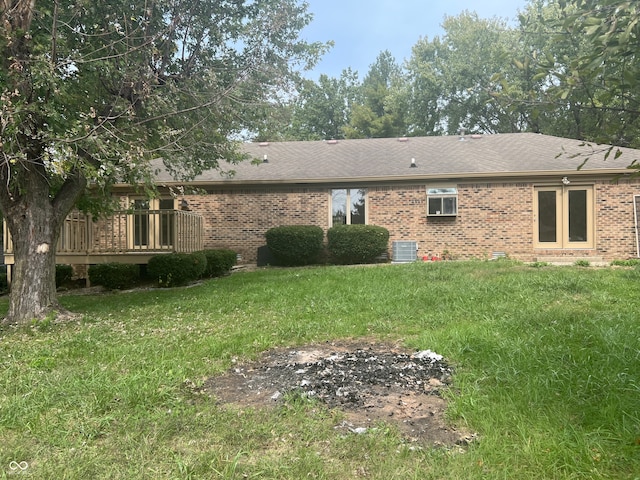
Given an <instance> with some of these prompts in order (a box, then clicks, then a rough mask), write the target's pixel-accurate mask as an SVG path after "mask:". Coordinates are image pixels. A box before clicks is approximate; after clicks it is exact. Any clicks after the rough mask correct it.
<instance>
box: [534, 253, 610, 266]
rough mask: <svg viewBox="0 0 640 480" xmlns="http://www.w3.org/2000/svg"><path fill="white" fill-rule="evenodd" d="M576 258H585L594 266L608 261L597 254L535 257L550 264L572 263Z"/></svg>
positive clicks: (605, 263)
mask: <svg viewBox="0 0 640 480" xmlns="http://www.w3.org/2000/svg"><path fill="white" fill-rule="evenodd" d="M578 260H580V261H583V260H586V261H587V262H589V263H590V264H591V265H594V266H603V265H609V262H607V261H606V260H605V259H604V257H598V256H591V257H562V256H550V255H543V256H540V257H537V258H536V262H545V263H550V264H552V265H573V264H574V263H576V262H577V261H578Z"/></svg>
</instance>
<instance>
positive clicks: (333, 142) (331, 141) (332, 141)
mask: <svg viewBox="0 0 640 480" xmlns="http://www.w3.org/2000/svg"><path fill="white" fill-rule="evenodd" d="M327 143H328V144H329V145H335V144H336V143H338V140H336V139H334V138H332V139H331V140H327Z"/></svg>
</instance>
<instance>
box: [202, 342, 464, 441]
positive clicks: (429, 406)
mask: <svg viewBox="0 0 640 480" xmlns="http://www.w3.org/2000/svg"><path fill="white" fill-rule="evenodd" d="M451 374H452V369H451V367H449V366H448V365H447V363H446V362H445V360H444V359H443V358H442V357H441V356H440V355H438V354H437V353H435V352H431V351H429V350H425V351H420V352H408V351H406V350H403V349H401V348H399V347H397V346H393V345H387V344H380V343H375V342H362V341H360V342H340V343H338V342H336V343H333V342H332V343H326V344H319V345H308V346H304V347H298V348H295V349H278V350H272V351H269V352H266V353H265V354H264V355H263V356H262V358H260V359H259V360H258V361H255V362H252V363H248V364H244V365H237V366H235V367H234V368H233V369H232V370H231V371H229V372H227V373H226V374H224V375H221V376H217V377H212V378H210V379H209V380H208V381H207V382H206V384H205V388H206V390H207V391H208V392H209V393H211V394H212V395H213V396H214V398H216V399H217V401H218V402H220V403H222V404H234V405H239V406H253V407H257V408H267V407H273V406H276V405H278V404H279V403H281V402H284V401H286V398H287V396H288V395H290V394H295V395H302V396H304V397H309V398H315V399H317V400H318V401H320V402H322V403H324V404H326V405H327V406H328V407H329V408H338V409H340V410H341V411H342V412H343V413H344V418H345V420H344V422H342V423H341V424H340V425H336V429H337V430H341V431H344V432H351V433H354V434H360V433H365V432H366V431H368V430H369V429H371V428H376V427H379V426H380V424H381V423H382V422H384V423H388V424H392V425H395V426H397V427H398V429H399V430H400V431H401V432H402V433H403V435H405V436H406V438H407V439H408V440H409V441H413V442H420V443H426V444H430V445H441V446H454V445H466V444H468V443H469V442H470V441H472V440H473V438H474V435H473V434H471V433H469V432H465V431H461V430H458V429H455V428H453V427H452V426H451V425H449V424H448V423H447V422H446V421H445V417H444V412H445V409H446V406H447V405H446V401H445V400H444V399H443V398H442V396H441V395H440V392H441V390H442V389H443V388H446V387H447V385H448V383H449V381H450V378H451Z"/></svg>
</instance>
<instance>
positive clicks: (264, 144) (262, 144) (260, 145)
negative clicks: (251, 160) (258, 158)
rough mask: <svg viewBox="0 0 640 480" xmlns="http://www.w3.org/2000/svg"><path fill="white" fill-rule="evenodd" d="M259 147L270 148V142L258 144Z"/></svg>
mask: <svg viewBox="0 0 640 480" xmlns="http://www.w3.org/2000/svg"><path fill="white" fill-rule="evenodd" d="M258 146H259V147H268V146H269V142H260V143H259V144H258Z"/></svg>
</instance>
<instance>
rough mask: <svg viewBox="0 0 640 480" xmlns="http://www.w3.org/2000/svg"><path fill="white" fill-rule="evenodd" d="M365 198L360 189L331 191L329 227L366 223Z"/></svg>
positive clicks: (363, 191)
mask: <svg viewBox="0 0 640 480" xmlns="http://www.w3.org/2000/svg"><path fill="white" fill-rule="evenodd" d="M366 197H367V195H366V191H365V190H364V189H362V188H336V189H333V190H331V226H332V227H333V226H335V225H356V224H362V225H364V224H365V223H367V222H366V213H367V212H366Z"/></svg>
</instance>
